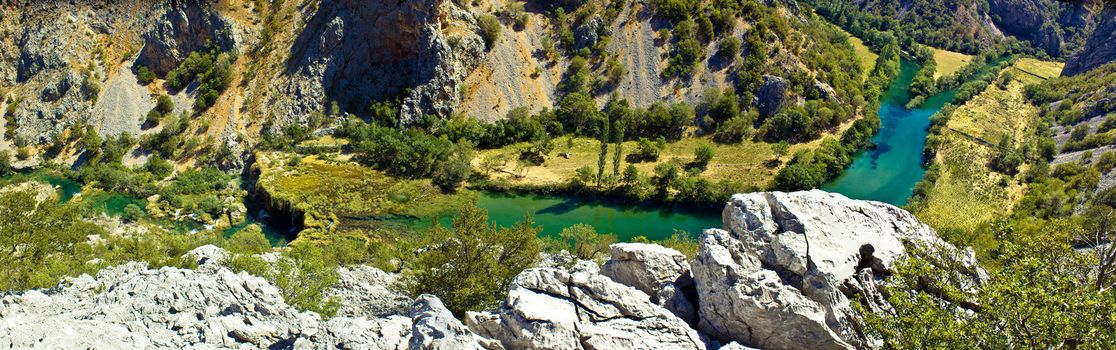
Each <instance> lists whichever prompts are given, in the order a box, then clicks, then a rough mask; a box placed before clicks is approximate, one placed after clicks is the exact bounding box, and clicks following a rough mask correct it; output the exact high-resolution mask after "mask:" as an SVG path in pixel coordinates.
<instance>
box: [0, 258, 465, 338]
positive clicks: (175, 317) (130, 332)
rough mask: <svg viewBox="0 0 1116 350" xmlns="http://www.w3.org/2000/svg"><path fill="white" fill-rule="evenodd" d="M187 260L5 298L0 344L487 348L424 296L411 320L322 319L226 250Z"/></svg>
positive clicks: (118, 269) (123, 269)
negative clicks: (189, 265) (230, 264)
mask: <svg viewBox="0 0 1116 350" xmlns="http://www.w3.org/2000/svg"><path fill="white" fill-rule="evenodd" d="M187 256H189V257H191V258H193V259H195V260H196V261H197V262H198V263H199V267H198V269H197V270H186V269H179V268H172V267H164V268H161V269H156V270H152V269H148V268H147V266H146V264H143V263H128V264H124V265H120V266H115V267H110V268H106V269H104V270H102V271H101V272H100V273H98V274H97V276H96V277H92V276H89V275H83V276H81V277H78V278H74V279H70V280H69V281H67V282H65V283H63V284H62V285H60V286H58V287H56V288H53V289H51V290H47V291H34V290H33V291H28V292H24V293H21V294H16V295H8V296H5V297H3V299H0V347H4V348H52V349H86V348H97V349H106V348H107V349H134V348H152V349H182V348H203V349H209V348H249V349H264V348H273V349H274V348H284V349H286V348H295V349H326V348H329V349H334V348H350V349H408V348H409V349H469V348H474V349H476V348H480V345H479V343H478V341H479V340H480V338H478V337H477V336H476V335H474V334H472V333H470V332H469V330H468V329H467V328H465V327H464V325H462V324H461V322H460V321H458V320H456V319H454V318H453V317H452V315H451V314H450V312H449V311H448V310H446V309H445V307H444V306H443V305H442V303H441V301H440V300H438V299H437V298H436V297H433V296H423V297H421V298H419V300H418V301H417V302H416V303H414V305H412V306H411V307H409V308H408V309H409V310H410V311H409V313H408V314H402V315H389V316H384V317H377V316H376V315H368V314H363V315H353V316H352V317H346V316H339V317H335V318H332V319H330V320H322V318H321V317H320V316H319V315H317V314H315V313H312V312H300V311H297V310H295V309H294V308H293V307H291V306H290V305H287V304H286V303H285V302H284V301H283V297H282V294H281V292H280V291H279V289H277V288H276V287H275V286H272V285H271V284H270V283H268V282H267V281H266V280H264V279H262V278H259V277H255V276H251V275H248V274H247V273H244V272H240V273H236V272H233V271H231V270H229V269H228V268H225V267H223V266H221V265H220V263H221V261H223V260H224V259H225V258H227V256H228V253H226V252H225V251H223V250H221V249H220V248H217V247H214V246H204V247H201V248H198V249H195V250H193V251H191V252H190V253H188V254H187ZM349 294H351V293H349ZM339 295H348V294H345V293H341V294H339ZM342 302H343V303H344V300H342Z"/></svg>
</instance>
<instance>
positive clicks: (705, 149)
mask: <svg viewBox="0 0 1116 350" xmlns="http://www.w3.org/2000/svg"><path fill="white" fill-rule="evenodd" d="M711 160H713V145H710V144H708V143H702V144H700V145H698V146H697V148H695V149H694V165H696V166H697V167H698V168H700V169H705V167H707V166H709V161H711Z"/></svg>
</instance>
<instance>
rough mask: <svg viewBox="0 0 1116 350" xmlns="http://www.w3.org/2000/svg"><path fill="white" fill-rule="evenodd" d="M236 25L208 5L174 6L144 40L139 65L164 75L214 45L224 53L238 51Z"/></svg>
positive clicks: (184, 4)
mask: <svg viewBox="0 0 1116 350" xmlns="http://www.w3.org/2000/svg"><path fill="white" fill-rule="evenodd" d="M233 33H234V31H233V27H232V24H231V23H229V22H228V21H226V20H225V19H224V18H222V17H221V15H219V14H218V13H217V11H216V10H214V8H213V6H212V5H210V4H208V3H207V2H205V1H201V0H194V1H184V2H181V3H172V4H171V5H170V6H168V7H167V9H166V12H164V13H163V15H162V16H160V17H159V19H158V20H157V21H155V24H154V26H152V28H151V30H149V31H148V32H147V33H146V34H144V36H143V50H141V51H140V54H139V57H138V58H137V59H136V65H137V67H138V66H147V67H148V68H149V69H151V71H152V72H155V73H157V74H160V75H163V74H167V72H170V71H171V70H173V69H175V68H177V67H178V65H179V64H180V63H182V61H184V60H186V57H187V56H189V55H190V53H193V52H195V51H204V50H207V49H209V48H208V47H206V45H212V46H213V48H216V49H218V50H220V51H222V52H226V51H231V50H233V49H234V48H235V47H236V39H235V38H234V34H233Z"/></svg>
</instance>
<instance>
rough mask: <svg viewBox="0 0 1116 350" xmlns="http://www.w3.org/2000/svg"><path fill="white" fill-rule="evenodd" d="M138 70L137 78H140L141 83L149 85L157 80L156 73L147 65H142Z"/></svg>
mask: <svg viewBox="0 0 1116 350" xmlns="http://www.w3.org/2000/svg"><path fill="white" fill-rule="evenodd" d="M136 71H137V72H136V79H138V80H139V82H140V84H143V85H147V84H150V83H151V82H152V81H155V73H154V72H152V71H151V69H148V68H147V66H140V67H139V69H137V70H136Z"/></svg>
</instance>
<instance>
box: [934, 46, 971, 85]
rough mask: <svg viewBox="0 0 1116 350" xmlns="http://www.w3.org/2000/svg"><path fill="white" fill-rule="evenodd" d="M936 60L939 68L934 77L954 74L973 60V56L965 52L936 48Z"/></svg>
mask: <svg viewBox="0 0 1116 350" xmlns="http://www.w3.org/2000/svg"><path fill="white" fill-rule="evenodd" d="M933 50H934V62H935V63H937V65H938V69H937V71H936V72H934V79H938V78H940V77H943V76H947V75H950V74H953V73H955V72H957V71H958V70H960V69H961V67H964V66H965V65H966V64H968V63H969V61H972V60H973V56H969V55H966V54H963V53H958V52H953V51H948V50H942V49H937V48H934V49H933Z"/></svg>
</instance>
